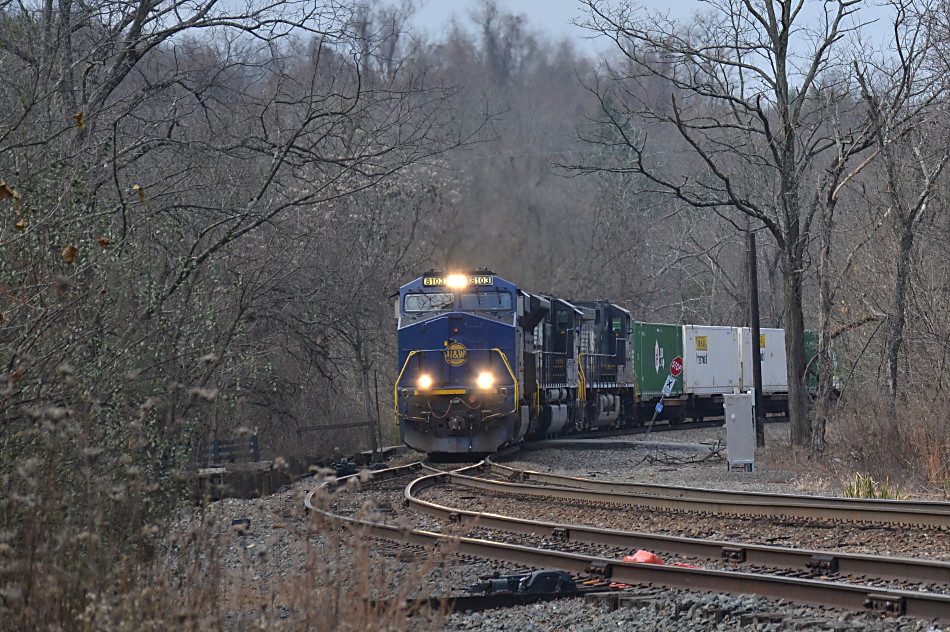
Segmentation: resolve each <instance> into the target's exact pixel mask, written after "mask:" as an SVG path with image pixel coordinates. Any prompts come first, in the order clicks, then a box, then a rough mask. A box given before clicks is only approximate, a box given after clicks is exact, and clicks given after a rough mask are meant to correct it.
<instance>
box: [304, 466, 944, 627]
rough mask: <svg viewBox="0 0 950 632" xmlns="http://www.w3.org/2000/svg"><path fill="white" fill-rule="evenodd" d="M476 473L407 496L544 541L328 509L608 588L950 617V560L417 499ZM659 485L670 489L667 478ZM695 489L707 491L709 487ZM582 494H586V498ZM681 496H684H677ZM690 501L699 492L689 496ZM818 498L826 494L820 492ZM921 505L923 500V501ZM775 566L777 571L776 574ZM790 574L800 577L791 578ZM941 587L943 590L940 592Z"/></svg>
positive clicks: (464, 524)
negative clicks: (689, 562) (656, 561)
mask: <svg viewBox="0 0 950 632" xmlns="http://www.w3.org/2000/svg"><path fill="white" fill-rule="evenodd" d="M422 467H423V466H422V465H421V464H413V465H412V466H408V467H405V468H397V469H396V470H393V471H387V470H383V471H382V472H380V476H383V477H388V478H391V477H393V476H396V475H399V476H409V475H413V474H416V473H418V472H419V471H420V469H421V468H422ZM499 467H500V466H497V465H494V466H491V465H486V464H479V465H476V466H470V467H468V468H464V470H467V471H468V473H474V472H476V471H480V472H486V471H487V472H494V473H495V475H498V474H499V473H501V474H505V473H508V475H509V476H511V474H512V473H513V472H514V471H512V470H510V468H503V467H501V469H499ZM529 474H530V473H529ZM544 476H545V477H547V476H549V475H544ZM529 478H530V477H529ZM564 478H565V477H553V479H552V480H556V481H557V482H558V483H564V482H565V481H564V480H563V479H564ZM480 480H482V479H476V478H475V477H472V476H467V475H466V474H463V473H461V472H437V473H432V474H427V475H425V476H419V477H416V478H415V479H414V480H413V481H412V482H411V483H409V484H408V485H407V486H406V487H405V491H404V497H405V500H406V502H407V503H408V504H409V506H410V507H412V508H413V509H414V510H416V511H418V512H421V513H424V514H428V515H430V516H434V517H437V518H438V519H439V520H441V521H444V522H445V523H446V524H449V525H455V527H454V530H455V531H458V532H462V531H463V529H473V528H478V529H480V530H483V531H484V530H496V531H499V532H507V533H515V534H522V535H528V536H531V538H532V540H533V541H535V540H538V539H541V540H542V543H541V544H540V545H532V546H528V545H525V544H518V543H512V542H503V541H497V540H500V539H502V538H500V537H496V536H494V535H492V536H490V537H491V538H492V539H491V540H489V539H486V538H473V537H448V536H446V535H445V534H443V533H437V532H433V531H427V530H422V529H408V528H406V527H405V526H395V525H388V524H383V523H380V522H375V521H369V520H354V519H346V518H344V517H342V516H336V515H329V514H328V517H330V518H332V519H333V520H343V521H348V522H350V523H351V524H353V525H357V526H358V527H359V528H360V529H363V530H365V532H366V534H367V535H371V536H373V537H378V538H381V539H385V540H390V541H398V542H402V543H405V544H412V545H418V546H427V547H433V546H441V547H443V548H444V547H445V546H446V545H447V544H448V546H450V547H451V548H452V549H453V550H454V551H457V552H458V553H460V554H463V555H474V556H478V557H483V558H489V559H495V560H503V561H505V562H508V563H514V564H519V565H524V566H528V567H534V568H557V569H561V570H565V571H567V572H571V573H574V574H576V575H578V576H579V577H586V578H591V577H593V578H595V579H600V580H601V584H602V585H603V586H607V585H608V584H609V583H614V584H628V585H635V586H636V585H640V586H642V585H643V584H652V585H659V586H665V587H668V588H685V589H691V590H710V591H714V592H733V593H753V594H759V595H762V596H767V597H774V598H778V599H789V600H793V601H800V602H803V603H810V604H820V605H826V606H834V607H840V608H846V609H850V610H856V611H872V612H878V613H882V614H905V615H907V616H912V617H918V618H922V619H940V620H942V621H950V597H947V596H945V595H944V594H939V593H936V592H933V591H934V590H938V591H940V593H943V592H946V587H947V586H948V585H950V563H947V562H935V561H928V560H918V559H912V558H885V557H879V556H868V555H856V554H847V553H840V552H834V553H829V552H825V551H820V550H795V549H788V548H781V547H768V546H761V545H749V544H736V543H730V542H724V541H714V540H698V539H691V538H681V537H674V536H662V535H654V534H647V533H630V532H626V533H625V532H618V531H615V530H609V529H598V528H594V527H583V526H578V525H563V524H556V523H547V522H542V521H537V520H525V519H519V518H513V517H510V516H502V515H495V514H488V513H485V512H476V511H466V510H461V509H458V508H454V507H449V506H442V505H438V504H436V503H432V502H429V501H426V500H423V499H421V498H419V495H420V494H421V493H423V492H424V491H425V490H427V489H430V488H433V487H436V486H439V485H443V484H445V483H446V482H447V481H453V482H458V481H463V482H465V483H466V484H467V483H469V482H471V481H480ZM585 480H586V479H571V481H572V483H573V484H574V485H582V484H585V483H584V481H585ZM486 482H487V483H493V484H499V482H498V481H483V482H482V483H478V485H481V484H483V483H486ZM587 484H591V485H592V486H595V487H600V486H602V485H604V483H603V482H601V481H587ZM501 485H502V488H501V489H505V488H506V487H507V488H508V489H511V487H509V486H510V485H512V484H505V483H501ZM532 487H533V488H534V489H535V490H536V491H537V490H539V488H538V487H537V486H532ZM609 487H614V488H615V489H614V490H613V491H612V492H609V493H620V494H622V495H623V494H628V491H626V490H623V489H622V488H623V487H624V485H620V488H617V486H616V485H609ZM654 487H656V486H654ZM659 487H663V488H664V490H669V488H668V486H659ZM479 488H480V489H482V488H481V487H479ZM518 489H521V488H518ZM618 489H619V491H618ZM664 490H653V493H654V494H656V493H660V491H664ZM544 491H546V492H547V495H546V496H545V497H546V498H548V499H549V500H551V499H558V498H568V499H571V500H577V499H579V498H581V497H580V496H577V495H576V494H578V493H581V492H582V493H584V494H589V493H595V496H596V495H598V494H603V493H607V492H603V491H600V490H593V491H592V490H585V489H583V488H580V489H578V488H577V487H574V488H569V487H566V486H562V485H558V486H557V487H556V488H553V489H548V490H544ZM701 491H703V492H706V490H701ZM316 492H317V490H314V491H312V492H311V493H310V494H309V495H308V497H307V501H306V502H307V505H308V507H312V506H313V503H312V497H313V495H314V494H315V493H316ZM683 493H685V492H683ZM704 495H705V494H704ZM764 496H767V497H768V499H767V500H766V499H764V498H763V499H762V500H765V502H774V497H775V496H780V495H771V494H767V495H764ZM535 497H537V496H535ZM587 498H588V499H589V497H587ZM680 500H683V498H681V499H680ZM686 500H687V501H691V500H695V499H690V498H688V497H687V498H686ZM709 500H710V499H709V498H705V499H704V500H703V502H709ZM820 500H828V499H824V498H822V499H820ZM588 502H589V500H588ZM594 502H598V501H594ZM925 506H927V507H929V505H925ZM799 508H800V507H799ZM918 510H920V507H918ZM918 513H919V512H918ZM493 540H494V541H493ZM579 545H596V546H598V547H602V548H603V549H605V550H607V549H613V550H622V551H633V550H636V549H638V548H643V549H648V550H652V551H657V552H668V553H670V554H673V555H688V556H691V557H695V558H704V559H718V560H721V561H725V562H727V563H729V564H731V565H735V566H740V565H742V566H743V568H747V569H752V568H755V569H756V571H758V569H759V567H768V568H771V569H773V570H771V571H770V574H763V573H761V572H743V571H736V570H712V569H703V568H681V567H673V566H657V565H652V564H628V563H624V562H618V559H620V558H619V557H617V556H616V555H613V554H612V555H613V556H606V555H597V554H595V553H591V552H589V551H587V552H577V549H578V546H579ZM555 548H557V549H564V548H568V549H571V548H573V549H575V550H573V551H572V550H567V551H565V550H554V549H555ZM775 568H779V569H785V575H782V574H776V572H775V570H774V569H775ZM781 572H782V571H779V573H781ZM789 574H792V575H798V576H788V575H789ZM830 577H838V578H849V579H850V580H851V581H854V580H855V578H858V579H859V580H860V578H889V579H893V580H899V581H910V582H922V583H925V584H931V586H927V587H926V590H929V591H931V592H924V591H922V590H901V589H895V588H890V587H883V588H882V587H879V586H870V585H867V584H862V583H845V582H842V581H829V579H828V578H830ZM934 586H936V588H934ZM941 587H942V588H943V590H941Z"/></svg>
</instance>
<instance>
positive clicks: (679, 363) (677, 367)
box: [670, 356, 683, 377]
mask: <svg viewBox="0 0 950 632" xmlns="http://www.w3.org/2000/svg"><path fill="white" fill-rule="evenodd" d="M682 372H683V358H681V357H680V356H676V357H675V358H673V361H672V362H670V375H672V376H673V377H676V376H678V375H679V374H680V373H682Z"/></svg>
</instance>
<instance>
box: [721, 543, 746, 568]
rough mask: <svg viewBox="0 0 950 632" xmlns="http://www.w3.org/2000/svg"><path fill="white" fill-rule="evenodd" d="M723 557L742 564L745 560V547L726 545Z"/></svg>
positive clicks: (723, 549) (723, 548) (722, 553)
mask: <svg viewBox="0 0 950 632" xmlns="http://www.w3.org/2000/svg"><path fill="white" fill-rule="evenodd" d="M720 557H722V559H724V560H727V561H729V562H736V563H738V564H742V563H743V562H745V549H743V548H742V547H739V546H724V547H722V552H721V554H720Z"/></svg>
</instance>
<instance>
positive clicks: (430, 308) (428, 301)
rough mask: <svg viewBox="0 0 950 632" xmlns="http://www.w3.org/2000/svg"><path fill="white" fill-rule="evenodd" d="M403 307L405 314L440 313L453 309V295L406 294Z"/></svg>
mask: <svg viewBox="0 0 950 632" xmlns="http://www.w3.org/2000/svg"><path fill="white" fill-rule="evenodd" d="M403 305H404V307H405V310H406V311H407V312H442V311H446V310H451V309H454V308H455V295H454V294H451V293H449V292H438V293H432V294H406V300H405V302H404V303H403Z"/></svg>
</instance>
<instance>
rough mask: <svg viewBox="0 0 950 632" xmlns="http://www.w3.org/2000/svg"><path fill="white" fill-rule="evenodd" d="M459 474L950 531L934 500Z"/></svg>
mask: <svg viewBox="0 0 950 632" xmlns="http://www.w3.org/2000/svg"><path fill="white" fill-rule="evenodd" d="M464 472H469V473H476V474H479V475H481V474H484V473H489V474H493V475H495V476H500V477H503V478H505V479H506V480H504V481H499V480H490V479H486V478H482V477H480V476H468V475H466V474H465V473H463V471H455V472H447V473H446V476H448V477H450V478H451V479H452V481H453V482H455V483H457V484H460V485H464V486H467V487H471V488H475V489H481V490H484V491H490V492H494V493H506V494H516V495H522V496H534V497H539V498H548V499H558V500H568V499H571V500H580V501H583V502H599V503H607V504H614V505H628V506H638V507H649V508H653V509H669V510H674V511H696V512H705V513H715V514H723V515H735V516H759V517H761V516H771V517H780V518H800V519H811V520H814V519H824V520H833V521H842V522H865V523H879V524H880V523H884V524H896V525H921V526H929V527H938V528H942V529H946V528H950V503H944V502H936V501H923V500H876V499H864V498H840V497H832V496H799V495H794V494H770V493H765V492H738V491H724V490H710V489H702V488H697V487H679V486H672V485H656V484H647V483H620V482H610V481H600V480H593V479H584V478H576V477H570V476H562V475H557V474H544V473H541V472H532V471H527V470H516V469H513V468H509V467H505V466H502V465H499V464H494V463H483V464H477V465H476V466H473V467H471V468H465V470H464ZM511 481H524V482H511ZM542 485H543V486H542Z"/></svg>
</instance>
